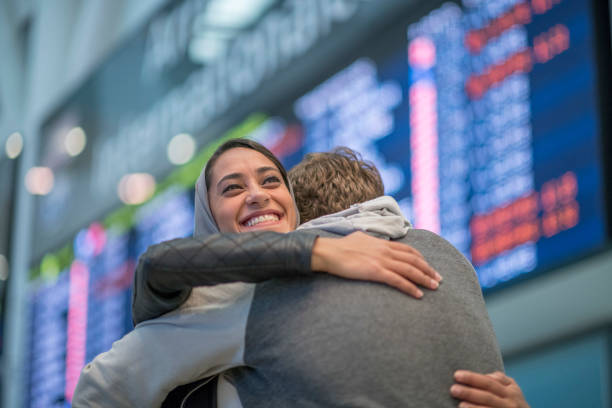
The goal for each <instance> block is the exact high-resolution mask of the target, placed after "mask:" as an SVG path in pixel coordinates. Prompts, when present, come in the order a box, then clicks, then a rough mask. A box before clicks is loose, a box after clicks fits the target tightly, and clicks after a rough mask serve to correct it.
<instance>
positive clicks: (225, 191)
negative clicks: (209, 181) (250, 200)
mask: <svg viewBox="0 0 612 408" xmlns="http://www.w3.org/2000/svg"><path fill="white" fill-rule="evenodd" d="M238 189H240V185H238V184H230V185H229V186H226V187H225V188H224V189H223V192H222V193H223V194H225V193H227V192H228V191H232V190H238Z"/></svg>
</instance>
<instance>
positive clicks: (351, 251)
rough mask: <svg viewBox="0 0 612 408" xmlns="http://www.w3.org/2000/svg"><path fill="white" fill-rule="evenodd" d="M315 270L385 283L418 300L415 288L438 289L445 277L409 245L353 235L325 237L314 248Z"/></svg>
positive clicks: (343, 276)
mask: <svg viewBox="0 0 612 408" xmlns="http://www.w3.org/2000/svg"><path fill="white" fill-rule="evenodd" d="M311 265H312V270H315V271H321V272H328V273H331V274H332V275H336V276H340V277H342V278H347V279H358V280H367V281H374V282H381V283H385V284H387V285H389V286H393V287H394V288H397V289H399V290H401V291H402V292H405V293H407V294H409V295H411V296H413V297H415V298H420V297H422V296H423V292H421V291H420V290H419V288H418V287H417V286H416V285H420V286H422V287H425V288H428V289H437V288H438V286H439V282H440V281H441V280H442V277H441V276H440V275H439V274H438V273H437V272H436V271H434V269H433V268H432V267H431V266H429V264H428V263H427V261H425V258H423V255H421V253H420V252H419V251H417V250H416V249H414V248H412V247H411V246H410V245H406V244H402V243H399V242H392V241H387V240H384V239H380V238H374V237H372V236H370V235H367V234H365V233H363V232H354V233H352V234H350V235H347V236H346V237H343V238H322V237H319V238H317V240H316V241H315V244H314V246H313V248H312V261H311Z"/></svg>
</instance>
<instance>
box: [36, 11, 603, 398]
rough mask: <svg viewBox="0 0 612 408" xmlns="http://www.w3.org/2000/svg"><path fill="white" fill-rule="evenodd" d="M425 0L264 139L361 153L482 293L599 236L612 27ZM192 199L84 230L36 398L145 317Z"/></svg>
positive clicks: (49, 291) (336, 69)
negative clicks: (157, 262) (148, 286)
mask: <svg viewBox="0 0 612 408" xmlns="http://www.w3.org/2000/svg"><path fill="white" fill-rule="evenodd" d="M422 3H423V4H422V6H423V7H428V9H420V10H412V12H411V13H410V14H407V15H406V16H400V15H398V16H397V20H396V21H394V22H390V23H389V24H388V25H387V27H386V28H385V29H384V31H383V32H381V33H379V34H376V35H373V36H372V37H371V38H368V39H367V40H366V41H365V43H355V45H354V46H355V48H354V49H353V50H352V51H351V50H345V51H343V52H342V53H343V54H342V55H343V56H342V57H338V61H336V62H334V63H333V64H334V65H333V67H331V68H330V67H329V66H327V68H325V72H322V73H321V76H320V78H319V80H318V81H316V83H312V84H311V86H306V87H304V88H302V89H301V90H297V89H288V90H287V94H288V95H285V99H283V100H279V99H276V100H274V101H272V102H269V103H268V104H267V105H262V107H261V108H262V110H263V113H264V114H265V118H266V119H265V120H264V121H263V122H262V123H261V125H259V126H258V127H257V128H256V129H255V130H254V131H253V132H252V133H251V134H249V136H250V137H252V138H254V139H256V140H259V141H261V142H262V143H264V144H265V145H267V146H268V147H269V148H270V149H271V150H272V151H273V152H274V153H275V154H277V155H278V156H279V157H280V158H281V160H282V161H283V162H284V164H285V165H286V166H287V167H288V168H289V167H291V166H293V165H295V164H297V163H298V162H299V161H300V160H301V159H302V157H303V156H304V155H305V154H306V153H308V152H316V151H327V150H330V149H332V148H334V147H335V146H348V147H350V148H352V149H354V150H357V151H358V152H360V153H361V154H362V155H363V156H364V158H365V159H367V160H370V161H372V162H373V163H374V164H375V165H376V166H377V168H378V169H379V170H380V173H381V175H382V178H383V181H384V183H385V188H386V193H387V194H389V195H392V196H393V197H395V198H396V199H397V201H398V202H399V204H400V207H401V208H402V211H403V212H404V213H405V215H406V217H407V218H408V219H409V220H410V221H411V222H412V223H413V225H414V226H415V227H416V228H424V229H428V230H431V231H434V232H436V233H438V234H440V235H442V236H443V237H445V238H446V239H447V240H449V241H450V242H451V243H452V244H453V245H454V246H455V247H456V248H458V249H459V250H460V251H461V252H462V253H463V254H464V255H465V256H466V257H467V258H468V259H469V260H470V261H471V262H472V263H473V265H474V266H475V268H476V271H477V273H478V276H479V279H480V283H481V285H482V287H483V288H484V290H485V291H486V290H491V289H493V288H500V287H502V286H503V285H504V284H505V283H506V282H512V281H516V280H518V279H520V278H521V277H523V276H530V275H533V274H534V273H537V272H538V271H543V270H546V269H551V268H553V267H556V266H559V265H561V264H563V263H566V262H568V261H571V260H573V259H576V258H578V257H581V256H584V255H586V254H588V253H589V252H592V251H594V250H596V249H597V248H599V247H601V246H602V245H603V244H604V243H605V242H607V240H608V232H607V229H606V222H607V220H606V211H605V207H604V194H605V188H604V176H603V174H604V169H603V162H602V156H603V153H602V145H603V142H604V141H603V140H602V139H603V134H604V133H603V131H602V126H603V124H602V113H603V108H602V102H601V101H602V100H604V97H606V98H609V95H608V94H607V93H605V92H607V91H606V88H605V86H604V85H603V82H602V81H601V79H600V74H599V72H601V71H603V69H609V65H607V64H609V60H608V58H609V55H603V56H602V55H601V54H600V52H601V51H598V50H601V48H600V46H601V44H602V43H607V42H605V41H604V40H603V38H604V37H606V36H609V34H610V33H609V30H608V29H607V28H606V29H602V27H598V25H597V24H596V20H597V19H596V18H595V16H596V10H595V9H594V5H595V4H596V3H595V1H579V0H529V1H519V0H486V1H485V0H464V1H463V3H458V2H448V3H444V4H441V3H437V6H436V7H435V8H433V9H432V6H431V5H429V3H428V2H422ZM606 38H607V37H606ZM606 52H607V53H609V47H608V49H606ZM602 67H603V69H602ZM600 92H601V93H602V94H601V95H600V94H599V93H600ZM605 102H606V103H608V104H609V103H610V100H609V99H608V100H606V101H605ZM193 211H194V209H193V191H184V190H180V189H173V188H169V189H167V190H165V191H164V192H163V193H162V194H160V195H157V196H156V197H155V198H154V199H153V200H152V201H151V202H149V203H147V204H145V205H143V206H142V207H141V208H139V209H138V211H137V213H136V214H135V215H134V217H133V222H132V224H131V225H129V226H128V227H126V228H124V229H113V228H105V227H103V226H102V225H101V224H98V223H93V224H91V225H90V226H88V227H87V228H84V229H83V230H82V231H81V232H79V233H78V234H77V236H76V237H75V239H74V245H73V247H74V258H75V259H74V261H73V262H72V264H71V265H70V267H69V268H67V269H66V270H64V271H62V272H60V273H59V274H58V276H57V278H56V279H55V280H51V281H47V282H44V283H40V282H39V283H36V284H35V285H32V287H31V301H30V305H31V308H32V319H31V334H32V335H31V344H30V347H29V350H30V365H29V402H30V406H66V405H67V404H68V403H69V402H70V401H71V399H72V393H73V391H74V387H75V385H76V382H77V380H78V375H79V372H80V370H81V369H82V367H83V365H84V364H86V363H87V362H88V361H90V360H91V359H93V358H94V356H95V355H97V354H98V353H101V352H103V351H106V350H108V349H109V348H110V347H111V344H112V342H113V341H114V340H116V339H118V338H120V337H121V336H122V335H123V334H125V333H126V332H127V331H129V330H130V329H131V327H132V325H131V311H130V297H131V290H130V287H131V282H132V278H133V272H134V267H135V263H136V261H137V259H138V256H140V254H142V253H143V252H144V251H145V250H146V248H147V247H148V246H149V245H152V244H154V243H157V242H160V241H163V240H168V239H172V238H177V237H184V236H188V235H190V234H191V233H192V228H193Z"/></svg>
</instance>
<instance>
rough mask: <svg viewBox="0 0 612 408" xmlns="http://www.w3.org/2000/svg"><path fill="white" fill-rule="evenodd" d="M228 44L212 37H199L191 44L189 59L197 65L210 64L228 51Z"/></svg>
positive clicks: (192, 40)
mask: <svg viewBox="0 0 612 408" xmlns="http://www.w3.org/2000/svg"><path fill="white" fill-rule="evenodd" d="M226 48H227V42H225V41H223V40H219V39H215V38H211V37H205V36H198V37H194V38H192V39H191V42H190V43H189V58H190V59H191V60H192V61H193V62H196V63H200V64H209V63H211V62H212V61H215V60H216V59H217V58H219V57H220V56H221V55H222V54H223V53H224V52H225V50H226Z"/></svg>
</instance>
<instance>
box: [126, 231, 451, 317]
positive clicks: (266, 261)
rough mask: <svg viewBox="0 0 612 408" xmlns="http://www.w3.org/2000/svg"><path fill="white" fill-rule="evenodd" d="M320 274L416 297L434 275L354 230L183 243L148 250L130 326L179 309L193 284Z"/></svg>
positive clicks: (402, 248) (406, 250)
mask: <svg viewBox="0 0 612 408" xmlns="http://www.w3.org/2000/svg"><path fill="white" fill-rule="evenodd" d="M313 271H319V272H328V273H331V274H334V275H337V276H340V277H343V278H348V279H359V280H370V281H376V282H381V283H385V284H387V285H390V286H393V287H396V288H398V289H399V290H401V291H403V292H405V293H407V294H410V295H412V296H414V297H416V298H419V297H421V296H423V293H422V292H421V291H420V290H419V289H418V288H417V287H416V285H415V284H418V285H421V286H423V287H427V288H428V289H436V288H437V287H438V282H439V281H440V280H441V277H440V276H439V275H438V274H437V273H436V272H435V271H434V270H433V269H432V268H431V267H430V266H429V265H428V264H427V262H426V261H425V259H424V258H423V256H422V255H421V254H420V253H419V252H418V251H417V250H415V249H414V248H412V247H410V246H408V245H404V244H400V243H397V242H391V241H387V240H383V239H379V238H374V237H371V236H369V235H367V234H364V233H362V232H356V233H353V234H350V235H348V236H346V237H343V238H318V237H317V236H316V235H315V234H314V233H312V232H307V231H294V232H291V233H288V234H281V233H276V232H271V231H261V232H252V233H243V234H215V235H213V236H211V237H209V238H207V239H204V240H201V239H197V238H183V239H175V240H171V241H166V242H162V243H160V244H157V245H153V246H151V247H150V248H149V249H148V250H147V251H146V252H145V253H144V254H143V255H142V256H141V258H140V260H139V263H138V266H137V268H136V273H135V284H134V297H133V299H132V318H133V320H134V323H135V324H138V323H140V322H142V321H144V320H148V319H152V318H155V317H158V316H160V315H162V314H164V313H166V312H169V311H171V310H174V309H175V308H177V307H178V306H180V305H181V304H182V303H183V302H184V301H185V300H186V299H187V297H188V296H189V294H190V293H191V288H192V287H195V286H207V285H217V284H221V283H230V282H261V281H264V280H268V279H273V278H279V277H288V276H298V275H310V274H312V273H313Z"/></svg>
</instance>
